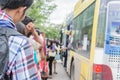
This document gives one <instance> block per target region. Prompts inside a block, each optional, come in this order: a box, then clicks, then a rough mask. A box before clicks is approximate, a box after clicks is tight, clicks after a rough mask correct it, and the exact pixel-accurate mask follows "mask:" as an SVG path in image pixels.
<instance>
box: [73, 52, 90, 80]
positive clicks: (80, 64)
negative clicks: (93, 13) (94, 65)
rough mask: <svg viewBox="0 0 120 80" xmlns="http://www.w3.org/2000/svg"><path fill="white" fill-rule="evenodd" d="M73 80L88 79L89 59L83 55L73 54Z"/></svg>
mask: <svg viewBox="0 0 120 80" xmlns="http://www.w3.org/2000/svg"><path fill="white" fill-rule="evenodd" d="M74 59H75V60H74V61H75V80H89V71H90V69H89V67H90V66H89V65H90V63H89V60H88V59H87V58H85V57H82V56H80V55H79V54H75V56H74Z"/></svg>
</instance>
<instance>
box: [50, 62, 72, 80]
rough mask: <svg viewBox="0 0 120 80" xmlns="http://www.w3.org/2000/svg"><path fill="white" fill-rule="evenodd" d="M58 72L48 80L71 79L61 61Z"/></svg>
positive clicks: (58, 64)
mask: <svg viewBox="0 0 120 80" xmlns="http://www.w3.org/2000/svg"><path fill="white" fill-rule="evenodd" d="M57 73H58V74H53V75H52V79H48V80H70V79H69V77H68V75H67V73H66V71H65V69H64V67H63V65H62V63H61V62H58V63H57Z"/></svg>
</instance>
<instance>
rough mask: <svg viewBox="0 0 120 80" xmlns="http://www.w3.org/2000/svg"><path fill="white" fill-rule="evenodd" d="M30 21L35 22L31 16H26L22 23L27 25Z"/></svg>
mask: <svg viewBox="0 0 120 80" xmlns="http://www.w3.org/2000/svg"><path fill="white" fill-rule="evenodd" d="M29 22H33V20H32V19H31V18H30V17H28V16H25V19H24V20H23V21H22V23H23V24H24V25H27V24H28V23H29Z"/></svg>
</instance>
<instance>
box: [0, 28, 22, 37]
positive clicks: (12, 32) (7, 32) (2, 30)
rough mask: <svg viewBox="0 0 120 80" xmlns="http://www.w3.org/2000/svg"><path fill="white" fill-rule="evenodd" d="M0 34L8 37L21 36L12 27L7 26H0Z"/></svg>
mask: <svg viewBox="0 0 120 80" xmlns="http://www.w3.org/2000/svg"><path fill="white" fill-rule="evenodd" d="M0 34H2V35H6V36H7V37H10V36H23V34H21V33H19V32H17V31H16V30H14V29H11V28H8V27H0Z"/></svg>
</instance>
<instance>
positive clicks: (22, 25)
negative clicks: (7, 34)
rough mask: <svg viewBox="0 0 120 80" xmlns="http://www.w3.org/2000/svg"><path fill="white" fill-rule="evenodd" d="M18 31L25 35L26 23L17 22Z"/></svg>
mask: <svg viewBox="0 0 120 80" xmlns="http://www.w3.org/2000/svg"><path fill="white" fill-rule="evenodd" d="M16 28H17V31H18V32H19V33H21V34H23V35H25V25H24V24H23V23H22V22H19V23H18V24H16Z"/></svg>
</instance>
